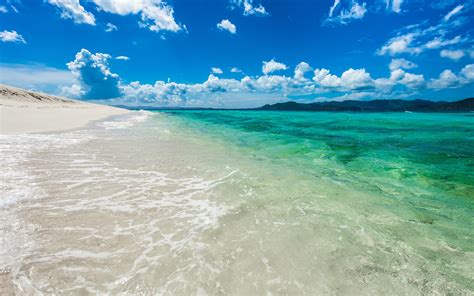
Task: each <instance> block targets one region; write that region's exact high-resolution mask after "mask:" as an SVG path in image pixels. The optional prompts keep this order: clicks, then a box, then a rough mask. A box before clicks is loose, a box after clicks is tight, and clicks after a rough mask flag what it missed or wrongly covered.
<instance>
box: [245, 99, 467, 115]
mask: <svg viewBox="0 0 474 296" xmlns="http://www.w3.org/2000/svg"><path fill="white" fill-rule="evenodd" d="M253 110H281V111H355V112H403V111H417V112H469V111H474V98H468V99H464V100H460V101H455V102H434V101H428V100H372V101H351V100H349V101H342V102H317V103H308V104H303V103H297V102H292V101H290V102H286V103H277V104H273V105H269V104H267V105H265V106H262V107H259V108H255V109H253Z"/></svg>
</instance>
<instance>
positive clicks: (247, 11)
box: [231, 0, 269, 16]
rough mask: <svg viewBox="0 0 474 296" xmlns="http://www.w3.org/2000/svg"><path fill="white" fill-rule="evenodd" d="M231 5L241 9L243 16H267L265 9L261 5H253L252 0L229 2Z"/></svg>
mask: <svg viewBox="0 0 474 296" xmlns="http://www.w3.org/2000/svg"><path fill="white" fill-rule="evenodd" d="M231 3H232V4H233V5H234V6H236V7H239V8H241V9H243V13H244V15H257V16H266V15H269V13H268V12H267V10H266V9H265V7H263V5H262V4H255V3H254V1H253V0H231Z"/></svg>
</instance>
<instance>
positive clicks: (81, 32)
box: [0, 0, 474, 108]
mask: <svg viewBox="0 0 474 296" xmlns="http://www.w3.org/2000/svg"><path fill="white" fill-rule="evenodd" d="M0 20H1V21H0V83H3V84H8V85H12V86H17V87H22V88H26V89H30V90H35V91H41V92H46V93H50V94H55V95H61V96H65V97H70V98H76V99H82V100H89V101H93V102H101V103H106V104H112V105H130V106H155V107H161V106H182V107H218V108H236V107H257V106H261V105H263V104H269V103H270V104H271V103H277V102H284V101H290V100H292V101H298V102H305V103H307V102H315V101H329V100H336V101H342V100H371V99H429V100H444V101H453V100H458V99H463V98H467V97H473V96H474V36H473V34H474V0H438V1H436V0H432V1H427V0H366V1H363V0H135V1H131V0H129V1H126V0H114V1H112V0H0Z"/></svg>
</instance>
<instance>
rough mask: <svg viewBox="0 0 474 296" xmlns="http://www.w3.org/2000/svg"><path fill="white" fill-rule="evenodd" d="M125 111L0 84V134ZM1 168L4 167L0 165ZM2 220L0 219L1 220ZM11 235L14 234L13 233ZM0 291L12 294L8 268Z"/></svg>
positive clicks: (73, 124) (70, 125) (58, 127)
mask: <svg viewBox="0 0 474 296" xmlns="http://www.w3.org/2000/svg"><path fill="white" fill-rule="evenodd" d="M127 113H129V111H128V110H124V109H119V108H114V107H109V106H104V105H97V104H90V103H86V102H81V101H76V100H71V99H66V98H61V97H57V96H51V95H48V94H43V93H37V92H30V91H26V90H23V89H19V88H15V87H11V86H6V85H2V84H0V135H18V134H32V133H52V132H61V131H66V130H73V129H78V128H81V127H84V126H87V125H88V124H90V123H92V122H94V121H97V120H101V119H104V118H108V117H112V116H117V115H123V114H127ZM2 170H8V169H7V168H6V167H2ZM4 172H6V171H4ZM4 177H5V176H3V178H2V195H4V194H6V190H7V188H6V186H5V185H6V183H5V180H6V179H5V178H4ZM2 198H3V200H2V201H1V202H0V204H2V205H3V203H4V202H5V200H7V199H8V196H6V195H4V196H3V197H2ZM5 221H6V220H3V222H5ZM9 222H10V221H9ZM9 222H5V223H9ZM4 227H6V225H2V228H3V229H2V230H4V231H5V228H4ZM5 233H6V232H4V233H2V234H5ZM10 234H11V233H10ZM13 236H16V234H14V235H13ZM7 239H14V237H9V238H7V237H2V238H1V242H2V246H1V247H2V248H3V252H2V254H5V252H7V248H6V244H7V243H8V242H7V241H6V240H7ZM2 267H4V266H2ZM0 294H1V295H13V294H14V289H13V286H12V284H11V278H10V271H9V269H8V268H7V269H5V268H2V269H0Z"/></svg>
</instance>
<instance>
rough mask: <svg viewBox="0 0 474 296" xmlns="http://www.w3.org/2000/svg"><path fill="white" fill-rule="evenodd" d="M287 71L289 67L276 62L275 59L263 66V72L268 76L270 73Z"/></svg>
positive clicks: (264, 63)
mask: <svg viewBox="0 0 474 296" xmlns="http://www.w3.org/2000/svg"><path fill="white" fill-rule="evenodd" d="M286 69H288V67H287V66H286V65H285V64H283V63H279V62H277V61H275V60H274V59H272V60H270V61H268V62H263V66H262V72H263V74H265V75H267V74H269V73H272V72H276V71H282V70H286Z"/></svg>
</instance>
